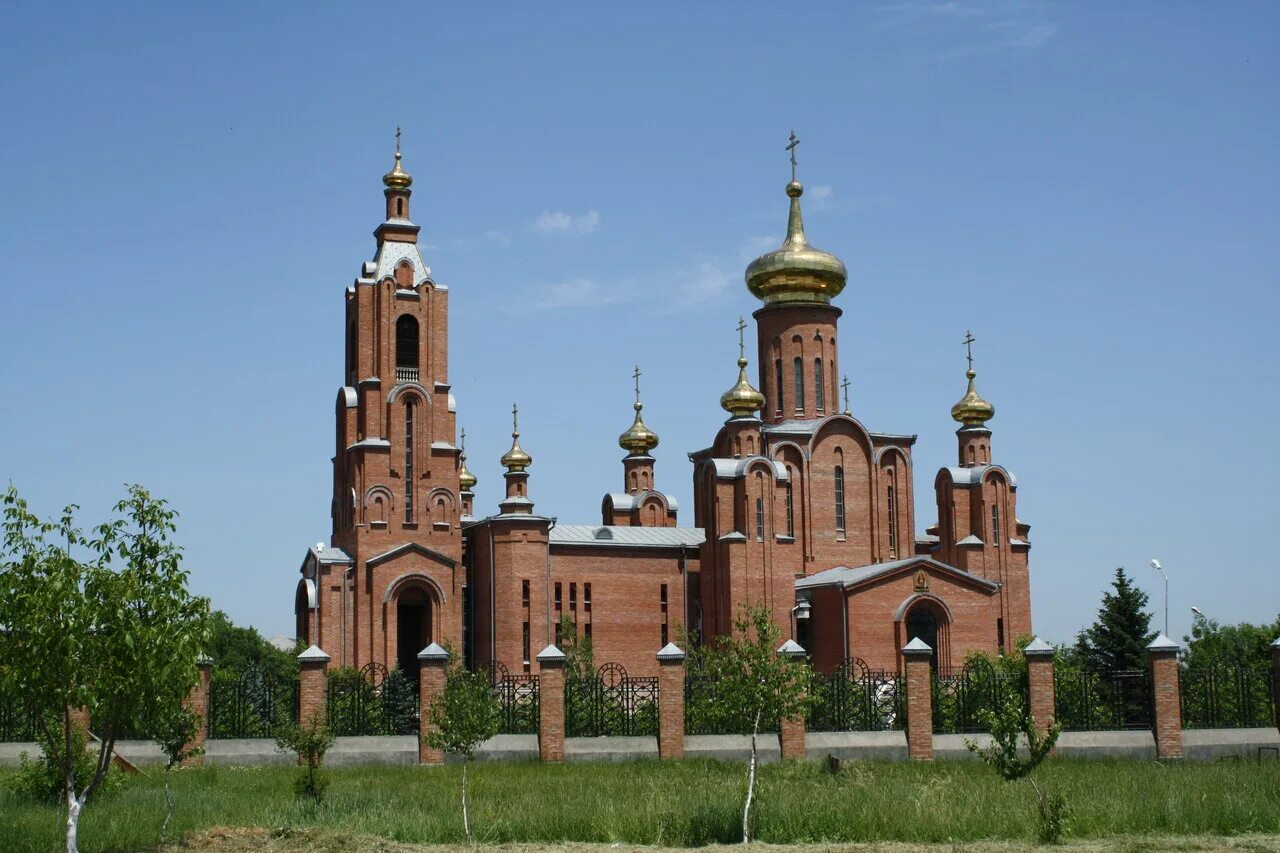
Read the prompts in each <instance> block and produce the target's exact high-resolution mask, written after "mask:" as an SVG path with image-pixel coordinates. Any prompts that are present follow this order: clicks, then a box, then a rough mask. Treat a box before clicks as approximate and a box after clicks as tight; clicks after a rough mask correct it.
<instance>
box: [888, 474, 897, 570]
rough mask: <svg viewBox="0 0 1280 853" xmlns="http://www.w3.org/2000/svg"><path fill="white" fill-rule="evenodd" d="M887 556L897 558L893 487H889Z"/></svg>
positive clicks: (895, 510)
mask: <svg viewBox="0 0 1280 853" xmlns="http://www.w3.org/2000/svg"><path fill="white" fill-rule="evenodd" d="M887 503H888V511H889V555H890V556H892V557H896V556H898V497H897V495H895V494H894V492H893V486H892V485H891V486H889V499H888V501H887Z"/></svg>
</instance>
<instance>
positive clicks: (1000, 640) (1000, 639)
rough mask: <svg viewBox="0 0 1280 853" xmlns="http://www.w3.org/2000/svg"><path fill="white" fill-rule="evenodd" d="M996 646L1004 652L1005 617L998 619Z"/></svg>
mask: <svg viewBox="0 0 1280 853" xmlns="http://www.w3.org/2000/svg"><path fill="white" fill-rule="evenodd" d="M996 647H997V648H998V649H1000V653H1001V654H1004V617H1003V616H1001V617H1000V618H999V619H997V620H996Z"/></svg>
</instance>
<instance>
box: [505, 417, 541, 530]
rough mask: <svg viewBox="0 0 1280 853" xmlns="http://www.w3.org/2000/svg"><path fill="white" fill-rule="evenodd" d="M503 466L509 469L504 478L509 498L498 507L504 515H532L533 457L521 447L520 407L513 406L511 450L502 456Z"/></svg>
mask: <svg viewBox="0 0 1280 853" xmlns="http://www.w3.org/2000/svg"><path fill="white" fill-rule="evenodd" d="M501 461H502V466H503V467H504V468H506V469H507V473H505V474H503V475H502V476H503V478H504V479H506V481H507V497H506V499H505V500H503V501H502V503H500V504H498V506H499V507H500V508H501V509H502V511H503V512H504V513H525V514H527V513H531V512H533V501H531V500H529V471H528V470H527V469H528V467H529V466H530V465H532V464H533V457H532V456H530V455H529V454H528V453H526V452H525V450H524V448H523V447H521V446H520V407H519V406H518V405H516V404H515V403H512V404H511V449H510V450H508V451H507V452H506V453H504V454H502V460H501Z"/></svg>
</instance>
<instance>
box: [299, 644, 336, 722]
mask: <svg viewBox="0 0 1280 853" xmlns="http://www.w3.org/2000/svg"><path fill="white" fill-rule="evenodd" d="M328 665H329V656H328V655H327V654H325V653H324V652H323V651H322V650H321V649H320V647H319V646H315V645H313V646H311V647H310V648H308V649H307V650H306V651H305V652H303V653H302V654H300V655H298V723H299V724H300V725H307V724H309V723H310V722H311V720H312V719H313V718H318V719H319V720H320V721H321V722H325V721H326V719H327V717H328V713H329V676H328V674H327V673H326V672H325V667H326V666H328Z"/></svg>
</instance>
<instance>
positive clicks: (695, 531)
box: [551, 524, 705, 548]
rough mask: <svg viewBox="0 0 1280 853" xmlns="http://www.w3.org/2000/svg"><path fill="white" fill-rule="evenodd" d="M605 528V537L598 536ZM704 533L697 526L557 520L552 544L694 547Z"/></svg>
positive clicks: (701, 539) (700, 540)
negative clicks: (582, 522) (611, 523)
mask: <svg viewBox="0 0 1280 853" xmlns="http://www.w3.org/2000/svg"><path fill="white" fill-rule="evenodd" d="M602 531H603V532H604V536H605V537H606V538H602V537H601V532H602ZM704 538H705V537H704V536H703V533H702V528H700V527H621V526H617V525H600V524H557V525H556V526H555V527H553V528H552V529H551V544H552V545H593V546H599V547H605V548H619V547H622V548H678V547H680V546H682V545H683V546H685V547H690V548H696V547H697V546H699V545H701V544H702V542H703V539H704Z"/></svg>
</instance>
